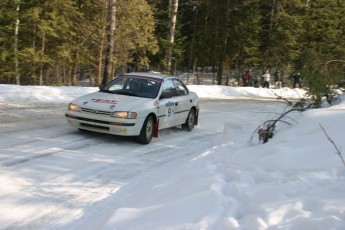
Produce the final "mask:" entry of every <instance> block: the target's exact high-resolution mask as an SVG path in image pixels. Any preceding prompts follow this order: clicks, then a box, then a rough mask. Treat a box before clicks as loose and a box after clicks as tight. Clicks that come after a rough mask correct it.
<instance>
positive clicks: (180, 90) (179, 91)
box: [174, 79, 188, 96]
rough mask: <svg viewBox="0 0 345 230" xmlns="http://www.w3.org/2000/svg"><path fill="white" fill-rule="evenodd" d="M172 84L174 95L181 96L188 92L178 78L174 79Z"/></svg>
mask: <svg viewBox="0 0 345 230" xmlns="http://www.w3.org/2000/svg"><path fill="white" fill-rule="evenodd" d="M174 85H175V89H176V95H177V96H182V95H187V94H188V89H187V87H186V86H185V85H184V84H183V82H182V81H180V80H179V79H174Z"/></svg>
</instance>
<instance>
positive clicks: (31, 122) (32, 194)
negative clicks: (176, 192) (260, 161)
mask: <svg viewBox="0 0 345 230" xmlns="http://www.w3.org/2000/svg"><path fill="white" fill-rule="evenodd" d="M66 106H67V105H66V104H47V103H40V104H17V103H0V151H1V152H0V184H1V187H2V188H6V189H0V229H35V230H37V229H84V228H83V227H82V226H84V227H85V224H89V223H92V218H94V217H95V216H97V215H98V216H99V215H101V213H102V212H104V210H109V209H111V208H114V209H115V207H116V204H118V203H120V202H122V201H123V200H126V199H130V197H131V193H132V192H134V191H136V190H139V189H140V187H141V186H142V185H143V184H145V182H147V181H148V180H150V175H154V174H157V173H160V171H161V170H162V169H163V168H164V167H166V168H173V167H168V166H169V165H170V166H173V164H176V162H179V163H181V162H183V161H184V159H190V157H191V156H192V157H198V156H199V155H200V154H201V153H203V152H205V150H207V149H212V148H214V147H216V146H217V145H220V144H221V140H222V138H229V137H233V142H234V143H235V144H248V141H249V139H250V136H251V135H252V133H253V132H254V130H255V128H256V127H257V126H258V125H259V124H260V123H261V122H262V121H265V120H268V119H270V118H272V117H274V116H276V114H273V112H274V111H277V107H281V110H283V109H284V108H285V105H284V104H283V103H275V102H273V101H250V100H207V99H203V100H201V105H200V106H201V111H200V117H199V125H198V126H196V127H195V129H194V130H193V131H192V132H187V131H184V130H182V129H180V128H172V129H168V130H163V131H160V133H159V138H158V139H156V138H155V139H153V141H152V142H151V143H150V144H149V145H141V144H139V143H138V142H137V141H136V140H135V139H134V138H128V137H126V138H125V137H117V136H111V135H104V134H98V133H90V132H81V131H78V130H75V129H73V128H70V127H69V126H68V125H67V122H66V120H65V118H64V111H65V108H66ZM229 133H231V135H229ZM171 173H172V174H173V173H174V172H173V171H172V172H171ZM97 220H98V221H99V220H100V218H98V219H97ZM89 228H90V229H91V228H92V227H91V226H89Z"/></svg>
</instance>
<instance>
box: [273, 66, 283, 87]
mask: <svg viewBox="0 0 345 230" xmlns="http://www.w3.org/2000/svg"><path fill="white" fill-rule="evenodd" d="M274 80H275V83H276V88H277V89H280V88H281V87H282V81H281V73H280V69H279V68H278V69H277V70H276V72H275V73H274Z"/></svg>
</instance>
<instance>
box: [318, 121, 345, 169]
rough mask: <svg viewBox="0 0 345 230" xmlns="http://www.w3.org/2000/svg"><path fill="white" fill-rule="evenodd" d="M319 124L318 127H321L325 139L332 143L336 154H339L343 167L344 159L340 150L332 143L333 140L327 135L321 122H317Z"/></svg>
mask: <svg viewBox="0 0 345 230" xmlns="http://www.w3.org/2000/svg"><path fill="white" fill-rule="evenodd" d="M319 125H320V127H321V129H322V131H323V133H324V134H325V135H326V137H327V139H328V140H329V141H330V142H331V143H332V145H333V147H334V148H335V150H336V154H338V155H339V157H340V159H341V161H342V162H343V165H344V167H345V161H344V158H343V156H342V155H341V152H340V150H339V148H338V147H337V145H336V144H335V143H334V141H333V140H332V139H331V138H330V137H329V136H328V134H327V132H326V130H325V129H324V128H323V126H322V125H321V124H319Z"/></svg>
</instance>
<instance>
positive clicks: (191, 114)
mask: <svg viewBox="0 0 345 230" xmlns="http://www.w3.org/2000/svg"><path fill="white" fill-rule="evenodd" d="M194 124H195V110H194V109H191V110H190V111H189V114H188V117H187V120H186V123H184V124H183V125H182V127H183V128H184V129H186V130H188V131H192V130H193V128H194Z"/></svg>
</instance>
